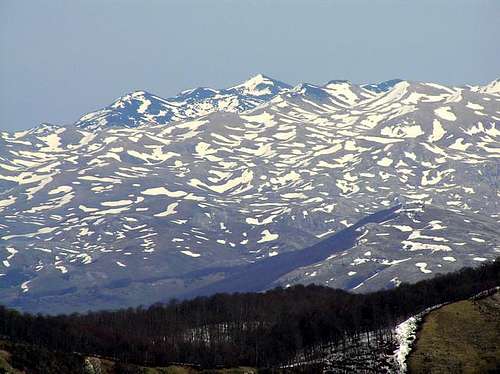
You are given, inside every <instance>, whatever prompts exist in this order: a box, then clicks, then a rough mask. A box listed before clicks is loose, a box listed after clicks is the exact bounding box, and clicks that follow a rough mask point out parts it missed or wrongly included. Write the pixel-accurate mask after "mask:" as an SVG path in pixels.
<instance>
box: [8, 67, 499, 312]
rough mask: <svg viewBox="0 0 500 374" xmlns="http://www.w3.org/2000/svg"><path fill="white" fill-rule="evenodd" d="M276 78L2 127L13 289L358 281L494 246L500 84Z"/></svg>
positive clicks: (398, 275) (64, 306)
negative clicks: (10, 129) (28, 126)
mask: <svg viewBox="0 0 500 374" xmlns="http://www.w3.org/2000/svg"><path fill="white" fill-rule="evenodd" d="M248 82H251V83H248ZM276 82H277V81H273V80H271V79H269V78H266V77H263V76H257V77H254V78H252V79H251V80H250V81H247V82H246V83H244V84H243V85H240V86H236V87H233V88H231V89H228V90H219V91H217V93H213V92H212V91H211V90H210V89H202V90H201V91H198V92H197V90H191V91H187V92H185V93H184V94H183V95H185V96H186V97H187V96H189V98H186V97H184V98H183V99H179V104H178V106H176V107H175V110H174V109H172V108H171V109H172V111H171V112H168V110H167V109H165V108H166V107H162V109H158V108H159V107H158V106H156V104H153V101H154V100H156V101H154V102H155V103H158V105H160V104H161V103H164V104H165V103H170V104H171V103H172V102H173V101H172V100H171V99H170V101H169V100H163V99H161V98H157V97H153V96H147V95H146V94H145V93H144V94H143V93H141V94H137V95H136V94H132V95H127V96H126V97H128V99H127V100H129V101H127V100H125V99H120V100H121V101H120V100H119V101H117V102H115V104H113V105H111V106H110V107H108V108H106V109H103V110H102V111H98V112H96V113H92V114H89V115H87V116H84V117H82V119H81V120H80V121H78V122H77V124H76V125H75V126H65V127H59V126H53V125H41V126H38V127H37V128H34V129H32V130H30V131H24V132H17V133H0V300H2V303H4V304H7V305H9V306H14V307H18V308H20V309H24V310H29V311H44V312H51V313H56V312H67V311H82V310H87V309H98V308H117V307H123V306H129V305H138V304H147V303H152V302H156V301H160V300H168V299H169V298H171V297H181V298H182V297H190V296H194V295H197V294H208V293H211V292H216V291H220V290H223V291H238V290H262V289H266V288H270V287H274V286H277V285H282V286H287V285H292V284H295V283H322V284H327V285H330V286H332V287H341V288H344V289H347V290H355V291H359V292H365V291H370V290H376V289H381V288H387V287H394V286H397V285H398V284H399V283H400V282H414V281H418V280H420V279H423V278H426V277H430V276H433V275H435V274H436V273H444V272H448V271H452V270H456V269H458V268H460V267H462V266H474V265H477V264H480V263H481V262H483V261H487V260H491V259H494V258H495V257H496V256H498V254H499V253H500V243H499V240H500V238H499V235H498V233H499V232H500V224H499V212H500V209H499V204H498V202H499V190H498V182H499V178H498V169H499V159H500V142H499V139H500V129H499V123H500V88H499V86H498V82H496V83H495V82H492V83H491V84H489V85H487V86H484V87H460V88H459V87H445V86H442V85H437V84H431V83H417V82H408V81H399V82H396V83H391V84H389V85H385V86H384V85H380V86H381V87H383V89H382V88H380V89H375V88H374V87H376V86H377V85H369V86H370V87H368V88H370V89H367V88H363V87H361V86H357V85H354V84H351V83H349V82H346V81H332V82H330V83H328V84H326V85H324V86H315V85H311V84H302V85H299V86H297V87H290V86H288V85H286V84H283V83H276ZM364 87H367V86H364ZM377 87H378V86H377ZM214 92H215V91H214ZM221 92H224V93H221ZM231 92H232V93H231ZM212 93H213V95H212ZM256 93H258V95H257V94H256ZM134 95H135V96H134ZM224 95H233V96H232V97H233V98H232V99H228V98H227V97H225V98H224V99H221V96H224ZM252 95H253V97H254V98H252V99H251V100H250V99H248V98H249V97H250V96H252ZM179 97H180V96H179ZM245 97H246V98H245ZM153 99H154V100H153ZM219 99H220V100H219ZM226 99H227V100H229V101H231V100H235V101H237V102H238V104H234V105H232V106H226V104H221V103H223V102H224V103H225V101H224V100H226ZM190 100H191V101H190ZM245 100H246V101H245ZM148 101H150V102H151V103H148ZM231 102H232V101H231ZM117 103H123V107H121V105H122V104H117ZM200 103H201V104H200ZM170 104H168V105H170ZM161 105H163V104H161ZM165 105H167V104H165ZM200 106H201V107H203V108H204V109H203V111H198V109H199V108H200ZM196 108H198V109H196ZM122 109H123V111H121V110H122ZM125 109H126V110H125ZM162 111H165V112H166V113H170V114H172V113H174V112H175V114H172V116H170V114H162V116H159V114H158V113H160V112H162ZM124 113H125V114H126V116H127V118H129V120H124V119H123V117H120V116H122V115H125V114H124ZM127 113H128V114H127ZM169 116H170V117H169ZM160 117H161V118H160ZM160 119H161V120H160Z"/></svg>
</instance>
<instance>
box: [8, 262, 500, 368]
mask: <svg viewBox="0 0 500 374" xmlns="http://www.w3.org/2000/svg"><path fill="white" fill-rule="evenodd" d="M499 284H500V261H499V260H498V259H497V260H496V261H495V262H493V263H489V264H484V265H482V266H481V267H479V268H476V269H470V268H465V269H462V270H460V271H458V272H455V273H450V274H446V275H438V276H436V277H435V278H433V279H431V280H426V281H421V282H418V283H416V284H412V285H410V284H404V283H403V284H401V285H400V286H399V287H398V288H396V289H392V290H386V291H379V292H375V293H370V294H351V293H348V292H346V291H342V290H336V289H331V288H328V287H323V286H316V285H311V286H294V287H290V288H287V289H282V288H277V289H273V290H270V291H268V292H266V293H245V294H217V295H214V296H211V297H198V298H196V299H193V300H190V301H183V302H176V301H171V302H170V303H168V304H156V305H152V306H150V307H140V308H129V309H123V310H117V311H101V312H89V313H87V314H82V315H79V314H72V315H61V316H43V315H36V316H35V315H30V314H21V313H19V312H17V311H14V310H10V309H7V308H4V307H2V308H0V334H1V335H3V336H5V337H7V338H8V339H9V340H10V341H14V342H15V341H18V342H24V343H29V344H34V345H38V346H43V347H44V348H46V349H49V350H53V351H60V352H78V353H80V354H85V355H100V356H103V357H108V358H111V359H114V360H118V361H120V362H124V363H134V364H141V365H148V366H159V365H167V364H170V363H179V362H181V363H189V364H196V365H200V366H202V367H229V366H240V365H248V366H252V367H264V368H265V367H267V368H270V367H283V366H286V365H292V364H297V363H298V362H299V361H300V360H302V361H304V359H306V360H309V361H311V360H317V359H319V358H321V354H322V352H321V350H320V349H318V347H322V346H325V345H329V346H332V345H342V344H344V343H345V342H348V340H349V339H350V338H352V336H360V335H363V334H366V335H367V338H368V339H369V338H370V336H373V334H377V332H380V334H384V333H386V332H387V330H388V329H390V328H393V327H394V326H395V325H396V324H397V323H399V322H401V321H402V320H404V319H405V318H406V317H408V316H410V315H414V314H416V313H418V312H420V311H422V310H424V309H425V308H427V307H429V306H433V305H437V304H440V303H443V302H451V301H456V300H461V299H465V298H468V297H470V296H472V295H475V294H477V293H478V292H480V291H482V290H486V289H489V288H492V287H495V286H497V285H499ZM368 333H370V334H371V335H370V334H368Z"/></svg>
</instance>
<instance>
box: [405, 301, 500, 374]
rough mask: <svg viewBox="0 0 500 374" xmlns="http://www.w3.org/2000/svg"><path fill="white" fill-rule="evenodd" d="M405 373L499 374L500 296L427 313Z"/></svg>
mask: <svg viewBox="0 0 500 374" xmlns="http://www.w3.org/2000/svg"><path fill="white" fill-rule="evenodd" d="M408 369H409V372H410V373H412V374H420V373H426V374H427V373H446V374H449V373H498V372H500V292H496V293H495V294H493V295H491V296H489V297H486V298H484V299H480V300H477V301H471V300H465V301H460V302H456V303H453V304H450V305H446V306H444V307H442V308H440V309H438V310H435V311H433V312H431V313H429V315H427V316H426V317H425V319H424V321H423V324H422V327H421V330H420V332H419V333H418V337H417V341H416V343H415V348H414V350H413V351H412V353H411V354H410V357H409V359H408Z"/></svg>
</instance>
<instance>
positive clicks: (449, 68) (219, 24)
mask: <svg viewBox="0 0 500 374" xmlns="http://www.w3.org/2000/svg"><path fill="white" fill-rule="evenodd" d="M499 19H500V1H498V0H418V1H413V0H303V1H298V0H274V1H270V0H179V1H173V0H172V1H169V0H133V1H132V0H71V1H66V0H60V1H57V0H31V1H27V0H0V131H15V130H22V129H27V128H30V127H34V126H36V125H38V124H40V123H43V122H49V123H54V124H69V123H73V122H75V121H76V120H77V119H78V118H79V117H80V116H81V115H83V114H85V113H87V112H89V111H93V110H96V109H99V108H102V107H104V106H106V105H109V104H110V103H111V102H113V100H114V99H116V98H118V97H119V96H122V95H123V94H125V93H127V92H131V91H134V90H146V91H149V92H151V93H154V94H156V95H158V96H161V97H169V96H173V95H175V94H176V93H178V92H180V91H182V90H185V89H188V88H194V87H199V86H209V87H214V88H223V87H229V86H232V85H235V84H237V83H239V82H242V81H244V80H246V79H248V78H249V77H251V76H253V75H255V74H257V73H263V74H265V75H267V76H270V77H272V78H275V79H278V80H281V81H285V82H287V83H290V84H298V83H301V82H309V83H314V84H322V83H326V82H327V81H329V80H332V79H348V80H350V81H352V82H354V83H370V82H378V81H383V80H388V79H392V78H402V79H408V80H416V81H433V82H438V83H444V84H455V85H462V84H485V83H487V82H489V81H492V80H493V79H496V78H499V77H500V48H499V44H498V35H500V22H499V21H498V20H499Z"/></svg>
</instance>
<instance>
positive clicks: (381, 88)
mask: <svg viewBox="0 0 500 374" xmlns="http://www.w3.org/2000/svg"><path fill="white" fill-rule="evenodd" d="M402 81H403V80H402V79H391V80H388V81H383V82H379V83H371V84H365V85H363V86H362V87H363V88H364V89H365V90H368V91H372V92H375V93H381V92H387V91H390V90H391V89H392V88H393V87H394V86H395V85H396V84H398V83H400V82H402Z"/></svg>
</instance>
